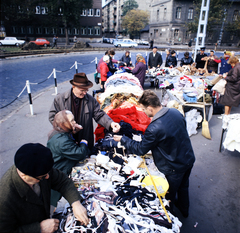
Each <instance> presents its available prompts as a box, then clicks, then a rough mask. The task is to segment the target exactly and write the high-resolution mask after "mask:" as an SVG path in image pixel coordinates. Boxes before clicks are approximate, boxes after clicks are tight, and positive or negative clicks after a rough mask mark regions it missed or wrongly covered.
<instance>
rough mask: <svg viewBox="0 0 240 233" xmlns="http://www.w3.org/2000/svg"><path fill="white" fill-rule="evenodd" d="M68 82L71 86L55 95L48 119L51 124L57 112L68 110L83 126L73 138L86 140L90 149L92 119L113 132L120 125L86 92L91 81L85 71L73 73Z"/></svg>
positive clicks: (92, 139)
mask: <svg viewBox="0 0 240 233" xmlns="http://www.w3.org/2000/svg"><path fill="white" fill-rule="evenodd" d="M70 83H71V84H72V88H71V89H70V90H69V91H66V92H65V93H62V94H60V95H57V96H56V97H55V99H54V101H53V104H52V106H51V108H50V111H49V121H50V122H51V124H52V122H53V119H54V116H55V115H56V113H57V112H59V111H61V110H64V109H66V110H70V111H71V112H72V113H73V115H74V118H75V120H76V122H77V123H78V124H79V125H81V126H82V127H83V129H82V130H80V131H79V132H78V133H77V134H75V135H74V138H75V140H76V141H77V142H80V141H81V140H82V139H85V140H87V141H88V146H89V149H91V148H92V147H93V145H94V137H93V119H94V120H95V121H96V122H97V123H98V124H100V125H102V126H103V127H105V128H106V129H107V130H110V129H112V130H113V132H118V131H119V130H120V125H119V124H118V123H116V122H114V121H113V120H112V119H111V118H110V117H109V116H108V115H107V114H106V113H105V112H104V111H103V110H101V109H100V106H99V103H98V102H97V101H96V99H95V98H93V97H92V96H91V95H89V94H88V93H87V92H88V89H89V88H91V87H92V86H93V83H92V82H91V81H90V80H88V78H87V76H86V74H85V73H78V74H75V75H74V77H73V79H72V80H70Z"/></svg>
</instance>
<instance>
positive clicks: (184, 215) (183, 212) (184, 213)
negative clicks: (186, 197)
mask: <svg viewBox="0 0 240 233" xmlns="http://www.w3.org/2000/svg"><path fill="white" fill-rule="evenodd" d="M174 205H175V206H176V207H177V208H178V209H179V211H180V212H181V214H182V216H183V217H184V218H187V217H188V211H183V210H181V208H180V206H179V204H178V202H175V203H174Z"/></svg>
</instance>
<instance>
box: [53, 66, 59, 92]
mask: <svg viewBox="0 0 240 233" xmlns="http://www.w3.org/2000/svg"><path fill="white" fill-rule="evenodd" d="M53 77H54V82H55V95H57V94H58V91H57V76H56V69H55V68H53Z"/></svg>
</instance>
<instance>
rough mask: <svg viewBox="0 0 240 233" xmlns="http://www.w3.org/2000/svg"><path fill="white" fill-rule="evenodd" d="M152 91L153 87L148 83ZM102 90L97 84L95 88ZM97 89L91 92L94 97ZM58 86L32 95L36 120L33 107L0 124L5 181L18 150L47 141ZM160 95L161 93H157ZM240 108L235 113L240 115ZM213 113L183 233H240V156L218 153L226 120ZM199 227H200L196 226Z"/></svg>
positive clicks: (196, 140)
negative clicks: (222, 121)
mask: <svg viewBox="0 0 240 233" xmlns="http://www.w3.org/2000/svg"><path fill="white" fill-rule="evenodd" d="M88 77H89V79H90V80H91V81H93V74H90V75H88ZM70 87H71V85H70V83H69V82H68V81H67V82H64V83H61V84H59V85H58V93H61V92H64V91H66V90H68V89H69V88H70ZM146 87H147V88H149V83H146ZM96 88H98V86H97V85H96V84H94V86H93V88H92V89H96ZM92 89H91V90H89V94H92ZM54 92H55V90H54V88H50V89H46V90H44V91H42V92H40V93H38V94H34V93H33V110H34V116H30V107H29V104H28V103H25V104H23V105H22V106H21V107H20V108H18V110H16V111H14V112H13V113H12V114H11V115H10V116H8V117H7V118H5V119H4V120H3V121H1V122H0V137H1V140H0V177H2V175H3V174H4V173H5V172H6V171H7V169H8V168H9V167H10V166H11V165H12V164H13V158H14V154H15V152H16V150H17V149H18V148H19V147H20V146H22V145H23V144H25V143H29V142H33V143H36V142H39V143H42V144H43V145H46V143H47V134H48V132H49V131H50V130H51V129H52V126H51V124H50V123H49V121H48V111H49V109H50V106H51V104H52V102H53V99H54V97H55V95H53V93H54ZM156 92H157V93H159V90H156ZM239 112H240V107H238V108H233V110H232V113H239ZM218 116H219V115H213V117H212V119H211V121H210V122H209V128H210V132H211V136H212V140H208V139H206V138H204V137H203V136H202V135H201V129H199V130H198V134H196V135H193V136H191V141H192V145H193V148H194V152H195V156H196V163H195V165H194V167H193V171H192V174H191V177H190V188H189V190H190V202H191V203H190V204H191V206H190V215H189V217H188V218H187V219H184V218H183V217H182V216H181V215H180V214H179V213H178V212H177V211H176V212H177V214H179V219H180V221H182V223H183V226H182V229H181V233H192V232H193V233H225V232H228V233H237V232H240V224H239V223H240V191H239V190H240V182H239V180H240V153H239V152H237V151H234V152H230V151H227V150H224V149H223V151H222V153H219V152H218V150H219V143H220V137H221V131H222V129H221V120H220V119H218V118H217V117H218ZM194 225H195V226H196V227H194Z"/></svg>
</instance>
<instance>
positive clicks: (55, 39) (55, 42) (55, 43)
mask: <svg viewBox="0 0 240 233" xmlns="http://www.w3.org/2000/svg"><path fill="white" fill-rule="evenodd" d="M57 39H58V37H57V36H56V35H54V37H53V46H52V49H53V48H54V47H55V46H56V48H57Z"/></svg>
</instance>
